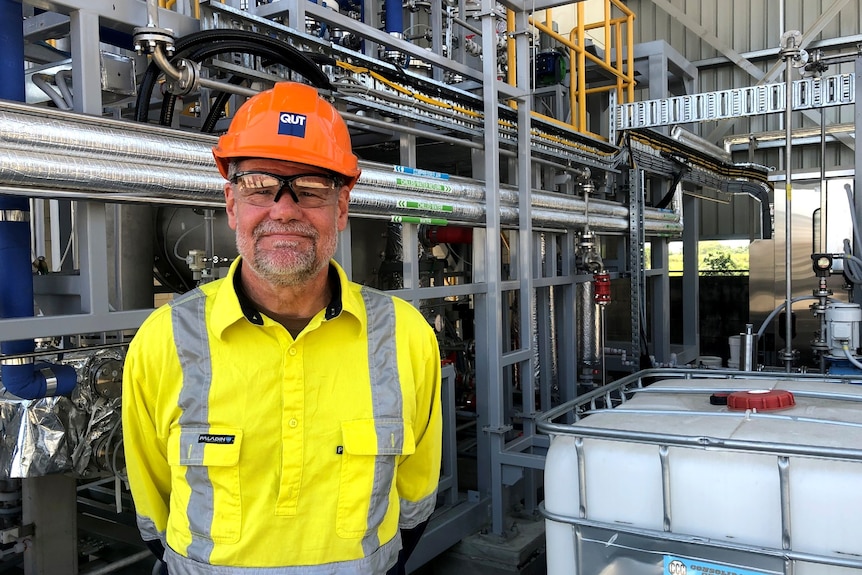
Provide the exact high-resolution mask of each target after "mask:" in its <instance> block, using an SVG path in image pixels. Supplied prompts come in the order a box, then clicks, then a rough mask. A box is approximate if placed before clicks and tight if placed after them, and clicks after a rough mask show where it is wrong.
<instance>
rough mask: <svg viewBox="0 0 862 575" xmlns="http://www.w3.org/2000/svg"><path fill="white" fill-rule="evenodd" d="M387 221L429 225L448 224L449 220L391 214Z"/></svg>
mask: <svg viewBox="0 0 862 575" xmlns="http://www.w3.org/2000/svg"><path fill="white" fill-rule="evenodd" d="M389 221H391V222H393V223H395V224H428V225H429V226H448V225H449V220H444V219H443V218H424V217H417V216H392V217H391V218H390V219H389Z"/></svg>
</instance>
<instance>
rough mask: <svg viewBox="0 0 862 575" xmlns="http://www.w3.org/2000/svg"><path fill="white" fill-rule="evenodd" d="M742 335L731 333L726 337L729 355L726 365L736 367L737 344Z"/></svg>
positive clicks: (739, 342)
mask: <svg viewBox="0 0 862 575" xmlns="http://www.w3.org/2000/svg"><path fill="white" fill-rule="evenodd" d="M741 340H742V335H732V336H730V337H728V338H727V347H728V348H729V349H730V357H729V358H728V359H727V367H731V368H733V369H737V368H738V367H739V346H740V344H741Z"/></svg>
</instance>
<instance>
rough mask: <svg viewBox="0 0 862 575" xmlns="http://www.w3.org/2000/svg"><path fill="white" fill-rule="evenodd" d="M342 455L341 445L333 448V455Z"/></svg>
mask: <svg viewBox="0 0 862 575" xmlns="http://www.w3.org/2000/svg"><path fill="white" fill-rule="evenodd" d="M342 453H344V446H343V445H339V446H338V447H336V448H335V455H341V454H342Z"/></svg>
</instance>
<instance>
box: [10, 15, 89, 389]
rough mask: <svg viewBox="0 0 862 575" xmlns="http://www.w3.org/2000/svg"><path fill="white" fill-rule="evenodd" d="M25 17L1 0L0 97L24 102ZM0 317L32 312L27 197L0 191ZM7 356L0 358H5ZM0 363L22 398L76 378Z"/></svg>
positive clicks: (20, 350)
mask: <svg viewBox="0 0 862 575" xmlns="http://www.w3.org/2000/svg"><path fill="white" fill-rule="evenodd" d="M23 21H24V18H23V15H22V12H21V2H16V1H13V0H0V46H3V50H2V51H0V78H3V81H2V82H0V98H2V99H5V100H14V101H17V102H23V101H24V99H25V91H24V27H23V26H22V22H23ZM0 216H2V217H0V262H2V265H3V281H0V318H16V317H32V316H33V271H32V264H31V262H30V222H29V219H30V217H29V216H30V201H29V200H28V199H27V198H18V197H10V196H0ZM34 350H35V344H34V342H33V340H32V339H30V340H17V341H4V342H2V343H0V352H2V353H3V354H4V355H18V354H28V353H32V352H33V351H34ZM9 361H10V360H5V361H4V362H3V363H8V362H9ZM12 363H14V364H13V365H0V381H2V384H3V386H4V387H5V388H6V390H7V391H8V392H9V393H12V394H14V395H17V396H18V397H22V398H24V399H36V398H39V397H45V396H46V395H64V394H67V393H69V392H71V391H72V389H73V388H74V387H75V383H76V382H77V375H76V373H75V369H74V368H72V367H70V366H67V365H52V364H48V363H42V362H33V361H32V360H29V359H28V360H22V361H16V360H12Z"/></svg>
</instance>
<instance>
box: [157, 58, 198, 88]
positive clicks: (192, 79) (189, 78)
mask: <svg viewBox="0 0 862 575" xmlns="http://www.w3.org/2000/svg"><path fill="white" fill-rule="evenodd" d="M199 66H200V64H197V63H196V62H192V61H191V60H186V59H185V58H183V59H181V60H180V61H179V62H177V72H179V74H180V77H179V78H177V79H176V80H168V81H167V82H165V88H167V90H168V92H170V93H171V94H173V95H175V96H185V95H186V94H189V93H190V92H191V91H192V90H194V89H195V88H196V87H197V85H198V79H199V78H200V68H199Z"/></svg>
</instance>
